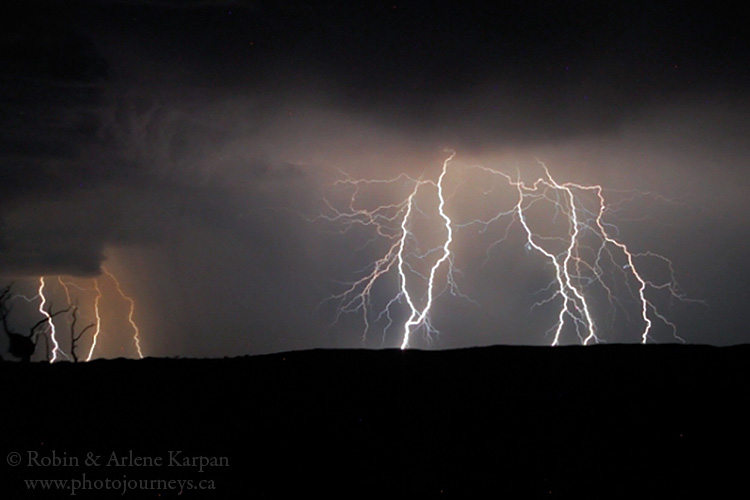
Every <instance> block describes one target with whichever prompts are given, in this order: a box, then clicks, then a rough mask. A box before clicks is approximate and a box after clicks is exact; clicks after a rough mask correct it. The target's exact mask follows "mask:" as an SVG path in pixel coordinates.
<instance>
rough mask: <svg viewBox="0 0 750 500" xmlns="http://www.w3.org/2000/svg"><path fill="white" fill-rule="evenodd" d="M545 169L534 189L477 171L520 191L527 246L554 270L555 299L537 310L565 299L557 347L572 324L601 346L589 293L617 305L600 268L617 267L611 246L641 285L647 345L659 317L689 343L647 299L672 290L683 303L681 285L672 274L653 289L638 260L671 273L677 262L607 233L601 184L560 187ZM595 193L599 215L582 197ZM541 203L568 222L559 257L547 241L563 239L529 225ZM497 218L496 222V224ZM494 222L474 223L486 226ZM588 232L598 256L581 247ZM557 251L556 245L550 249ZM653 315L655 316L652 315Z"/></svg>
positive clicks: (518, 213) (582, 336) (580, 335)
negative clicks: (595, 290) (597, 289)
mask: <svg viewBox="0 0 750 500" xmlns="http://www.w3.org/2000/svg"><path fill="white" fill-rule="evenodd" d="M539 164H540V165H541V167H542V168H543V169H544V174H545V175H544V177H540V178H538V179H537V180H535V181H534V182H533V183H532V184H530V185H527V184H525V183H524V182H522V181H520V180H518V181H516V180H513V179H512V178H511V177H510V176H509V175H507V174H505V173H503V172H499V171H497V170H493V169H489V168H486V167H481V166H475V167H474V168H479V169H481V170H484V171H486V172H489V173H491V174H494V175H500V176H501V177H503V178H504V179H505V180H506V181H507V182H508V184H509V185H510V186H513V187H514V188H516V190H517V192H518V201H517V203H516V205H515V208H514V210H513V212H512V213H513V214H514V215H515V217H516V218H517V219H518V220H519V221H520V223H521V225H522V226H523V229H524V232H525V235H526V245H527V247H528V248H533V249H534V250H536V251H537V252H539V253H541V254H542V255H543V256H544V257H545V258H546V259H547V260H548V261H549V262H550V263H551V264H552V266H553V267H554V269H555V281H554V284H556V286H555V287H554V290H555V291H554V293H553V294H552V296H551V297H548V298H547V299H545V300H543V301H542V302H538V303H537V304H536V305H543V304H545V303H547V302H550V301H552V300H554V299H555V298H556V297H560V298H561V299H562V305H561V307H560V309H559V311H558V316H557V318H558V319H557V323H556V325H555V326H554V327H553V330H554V335H553V340H552V345H558V344H560V342H561V336H562V334H563V330H564V328H565V327H566V325H567V324H569V323H572V324H573V326H574V329H575V332H576V334H577V336H578V338H579V340H580V342H581V343H582V344H584V345H586V344H589V343H591V342H594V343H597V342H600V341H601V339H600V337H599V336H598V334H597V325H596V323H595V321H594V319H593V315H592V311H591V306H590V300H589V298H588V297H587V294H586V289H587V288H591V286H592V285H593V284H594V283H597V284H599V285H600V286H601V287H602V288H603V289H604V290H605V292H606V294H607V296H608V299H609V301H610V302H612V301H615V300H617V298H616V297H614V296H613V294H612V290H611V288H610V287H609V286H608V285H607V284H606V283H605V281H604V279H603V277H604V274H605V273H604V271H603V269H602V266H601V262H602V259H603V258H605V257H608V258H609V259H610V260H611V261H612V262H615V258H616V257H615V256H614V255H613V254H612V253H611V251H610V247H615V248H617V249H618V250H619V251H620V252H621V254H622V255H623V257H624V258H625V259H626V261H627V264H626V265H624V266H622V269H623V270H627V271H628V273H629V274H630V276H632V278H633V279H635V281H637V283H638V292H637V296H638V301H639V309H640V312H641V319H642V320H643V330H642V331H641V333H640V339H641V342H642V343H644V344H645V343H647V342H648V341H649V338H650V337H649V332H650V330H651V327H652V325H653V318H654V317H656V318H658V319H659V320H661V321H662V322H664V323H665V324H666V325H668V326H669V327H670V328H671V329H672V333H673V335H674V337H675V339H677V340H679V341H681V342H684V340H683V339H682V338H680V337H679V336H678V335H677V333H676V326H675V325H674V324H673V323H671V322H670V321H668V320H667V319H666V318H665V317H664V316H663V315H662V314H660V313H659V312H658V310H657V308H656V306H655V305H654V304H653V303H652V302H651V301H649V300H648V298H647V297H646V290H647V289H648V288H652V289H665V288H666V289H668V290H669V291H670V293H671V294H672V296H673V297H675V298H677V299H679V300H683V299H684V298H685V297H684V295H682V294H680V293H679V292H678V287H677V284H676V283H675V282H674V273H672V272H670V280H669V281H668V282H666V283H662V284H654V283H652V282H650V281H647V280H646V279H644V278H643V276H642V274H641V273H640V272H639V270H638V268H637V267H636V264H635V258H636V257H638V256H653V257H656V258H658V259H661V260H663V261H665V262H666V263H667V264H668V265H669V269H670V271H671V269H672V263H671V261H669V259H667V258H666V257H663V256H661V255H658V254H653V253H647V254H634V253H632V252H631V251H630V250H629V249H628V247H627V245H625V244H624V243H622V242H620V241H618V240H617V239H616V238H614V237H613V236H612V235H611V234H610V231H608V230H607V229H606V227H607V224H606V223H604V221H603V217H604V214H605V213H606V211H607V210H608V206H607V203H606V201H605V199H604V195H603V188H602V187H601V186H599V185H592V186H584V185H581V184H576V183H572V182H568V183H563V184H560V183H558V182H557V181H556V180H555V179H554V178H553V177H552V175H551V174H550V172H549V169H548V168H547V166H546V165H545V164H544V163H542V162H539ZM587 192H593V193H594V194H595V198H596V200H597V204H596V205H597V206H596V208H595V209H594V210H592V209H591V208H587V207H586V206H585V203H584V201H583V199H582V196H581V195H580V194H582V193H587ZM542 200H545V201H547V202H551V203H552V204H553V206H554V207H555V216H559V215H560V214H562V215H563V217H565V218H566V220H567V225H568V234H567V241H565V240H564V239H563V240H562V241H563V243H564V249H563V250H562V251H558V252H557V253H555V252H554V251H553V250H551V249H550V248H545V244H544V243H545V241H550V240H552V242H553V243H554V242H555V241H557V242H558V243H559V242H560V238H550V237H546V238H545V237H542V236H541V235H538V234H536V233H535V232H534V231H533V230H532V229H531V226H530V223H529V220H528V216H527V211H528V209H529V207H530V206H532V205H534V204H535V203H538V202H540V201H542ZM495 219H496V218H493V219H491V221H494V220H495ZM491 221H473V223H480V224H483V225H485V226H486V225H487V224H489V223H490V222H491ZM584 233H587V237H588V238H589V239H591V238H594V239H598V240H599V242H600V243H599V246H598V248H596V249H595V251H594V252H587V248H585V245H583V243H582V239H583V234H584ZM550 246H552V245H550ZM587 254H593V256H592V258H590V259H588V260H587V259H586V258H585V257H584V255H587ZM649 311H651V314H649Z"/></svg>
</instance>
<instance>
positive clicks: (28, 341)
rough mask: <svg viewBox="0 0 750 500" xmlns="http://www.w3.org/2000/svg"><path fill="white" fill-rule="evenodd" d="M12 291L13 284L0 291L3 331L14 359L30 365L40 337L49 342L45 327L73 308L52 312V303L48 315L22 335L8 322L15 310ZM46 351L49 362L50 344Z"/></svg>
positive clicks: (47, 310) (0, 318)
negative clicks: (53, 319)
mask: <svg viewBox="0 0 750 500" xmlns="http://www.w3.org/2000/svg"><path fill="white" fill-rule="evenodd" d="M12 289H13V283H11V284H10V285H7V286H5V287H3V288H2V289H0V322H2V326H3V331H5V334H6V335H7V336H8V340H9V341H10V346H9V347H8V352H10V354H11V355H12V356H13V357H15V358H18V359H19V360H21V361H23V362H25V363H28V362H30V361H31V357H32V356H33V355H34V352H35V351H36V346H37V342H38V341H39V335H40V334H41V335H43V336H44V339H45V342H46V341H47V337H46V335H45V334H46V331H47V330H46V328H45V327H44V325H45V324H48V323H49V322H50V321H52V318H54V317H55V316H58V315H60V314H64V313H66V312H68V311H70V309H71V308H70V307H68V308H67V309H60V310H59V311H55V312H52V303H51V302H50V304H49V305H48V306H47V309H46V310H45V311H46V313H47V315H46V316H45V317H44V318H42V319H40V320H39V321H37V322H36V323H34V325H32V327H31V328H29V334H28V335H24V334H22V333H18V332H16V331H14V330H13V329H12V327H11V325H10V322H9V321H8V318H9V317H10V313H11V311H12V310H13V303H12V300H13V293H12ZM45 350H46V351H47V360H49V343H48V342H47V348H46V349H45Z"/></svg>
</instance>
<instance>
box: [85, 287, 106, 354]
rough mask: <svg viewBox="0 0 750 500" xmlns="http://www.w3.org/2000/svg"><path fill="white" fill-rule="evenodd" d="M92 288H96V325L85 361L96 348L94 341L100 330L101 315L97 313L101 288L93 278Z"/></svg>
mask: <svg viewBox="0 0 750 500" xmlns="http://www.w3.org/2000/svg"><path fill="white" fill-rule="evenodd" d="M94 290H96V297H95V298H94V316H95V318H96V327H95V329H94V335H93V337H92V339H91V348H90V349H89V355H88V356H87V357H86V361H91V358H92V357H93V356H94V350H95V349H96V341H97V340H98V339H99V334H100V333H101V331H102V317H101V315H100V314H99V301H100V300H101V298H102V290H101V288H99V280H97V279H94Z"/></svg>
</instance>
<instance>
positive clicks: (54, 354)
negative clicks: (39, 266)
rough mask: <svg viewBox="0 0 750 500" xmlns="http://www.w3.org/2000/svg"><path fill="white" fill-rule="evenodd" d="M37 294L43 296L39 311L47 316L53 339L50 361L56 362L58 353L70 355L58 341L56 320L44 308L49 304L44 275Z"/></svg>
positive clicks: (48, 328)
mask: <svg viewBox="0 0 750 500" xmlns="http://www.w3.org/2000/svg"><path fill="white" fill-rule="evenodd" d="M37 295H38V296H39V297H40V298H41V300H40V302H39V313H40V314H41V315H42V316H44V317H45V318H47V330H48V331H49V337H50V340H52V353H51V358H50V363H54V362H55V361H56V360H57V356H58V353H59V354H61V355H62V356H65V357H66V358H67V357H68V355H67V354H65V353H64V352H63V350H62V349H61V348H60V344H59V343H58V342H57V332H56V330H55V323H54V321H52V316H51V315H50V314H49V312H47V310H46V309H44V306H45V305H46V304H47V297H46V296H45V295H44V276H40V277H39V290H38V291H37Z"/></svg>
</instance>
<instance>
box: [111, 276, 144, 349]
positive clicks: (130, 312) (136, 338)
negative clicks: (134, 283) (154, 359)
mask: <svg viewBox="0 0 750 500" xmlns="http://www.w3.org/2000/svg"><path fill="white" fill-rule="evenodd" d="M102 271H104V273H105V274H106V275H107V276H109V277H110V278H111V279H112V281H114V282H115V286H116V287H117V292H118V293H119V294H120V296H121V297H122V298H123V299H125V300H126V301H127V303H128V304H129V306H130V309H129V310H128V323H130V326H132V327H133V343H134V344H135V349H136V351H138V357H139V358H141V359H143V351H141V337H140V333H141V332H140V330H139V329H138V325H136V324H135V321H134V320H133V314H135V301H134V300H133V299H132V298H130V297H128V296H127V295H125V293H124V292H123V291H122V287H121V286H120V282H119V281H118V279H117V278H116V277H115V275H114V274H112V273H111V272H109V270H107V269H106V268H104V267H102Z"/></svg>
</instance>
